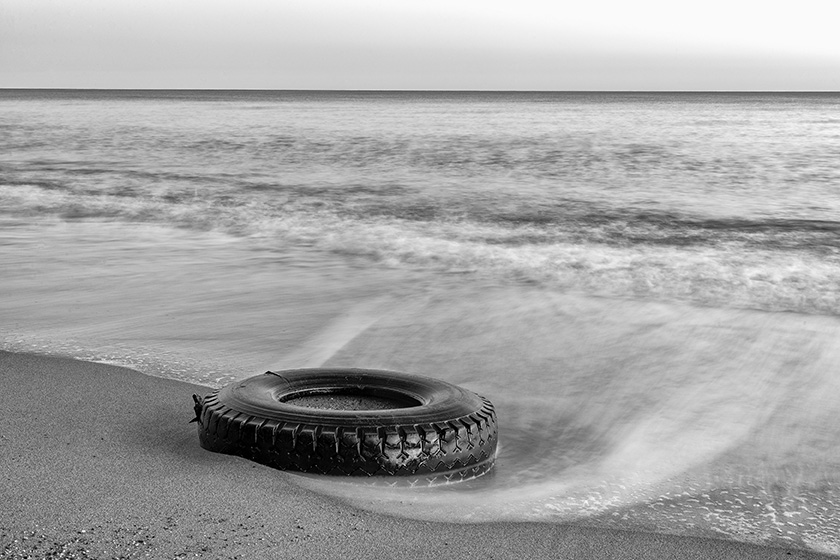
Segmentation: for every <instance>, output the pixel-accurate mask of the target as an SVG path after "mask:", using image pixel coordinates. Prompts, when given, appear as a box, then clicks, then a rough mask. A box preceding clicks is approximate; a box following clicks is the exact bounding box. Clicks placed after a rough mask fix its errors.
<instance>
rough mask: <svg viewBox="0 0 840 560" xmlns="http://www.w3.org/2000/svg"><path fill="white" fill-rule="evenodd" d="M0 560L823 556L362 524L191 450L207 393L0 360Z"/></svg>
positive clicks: (120, 375)
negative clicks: (195, 401) (199, 405)
mask: <svg viewBox="0 0 840 560" xmlns="http://www.w3.org/2000/svg"><path fill="white" fill-rule="evenodd" d="M0 388H1V389H2V390H0V403H2V404H1V405H0V406H2V410H4V411H5V414H6V421H5V422H4V426H5V428H4V430H2V433H0V445H2V449H3V453H2V456H3V459H2V461H0V480H2V481H3V482H2V483H0V497H2V500H3V502H4V509H3V512H2V513H0V557H2V558H4V559H17V558H188V557H191V558H196V557H198V558H338V557H341V558H371V557H386V558H387V557H396V556H399V557H402V558H426V557H430V556H438V557H442V558H455V559H457V558H497V559H498V558H645V559H650V558H703V559H708V558H755V559H758V558H761V559H769V558H823V557H828V556H823V555H820V554H815V553H808V552H803V551H800V550H785V549H781V548H767V547H760V546H755V545H748V544H741V543H735V542H730V541H723V540H714V539H701V538H691V537H675V536H669V535H662V534H652V533H643V532H630V531H615V530H605V529H593V528H587V527H581V526H575V525H568V524H548V523H513V522H511V523H485V524H455V523H436V522H427V521H413V520H406V519H401V518H395V517H389V516H384V515H380V514H375V513H370V512H365V511H362V510H358V509H355V508H352V507H350V506H348V505H345V504H343V503H341V502H339V501H337V500H334V499H331V498H328V497H324V496H321V495H318V494H315V493H312V492H310V491H309V490H306V489H304V488H302V487H300V486H298V485H297V484H295V482H294V475H290V474H288V473H282V472H279V471H275V470H273V469H270V468H267V467H263V466H261V465H257V464H254V463H251V462H249V461H246V460H244V459H240V458H237V457H228V456H222V455H217V454H213V453H209V452H207V451H204V450H203V449H201V448H200V447H199V445H198V441H197V437H196V434H195V427H194V425H192V424H189V423H188V421H189V419H190V418H191V412H192V409H191V398H190V396H191V394H192V393H196V392H198V393H204V392H206V390H207V389H206V388H205V387H201V386H197V385H191V384H188V383H183V382H178V381H173V380H167V379H160V378H153V377H149V376H146V375H144V374H141V373H138V372H135V371H132V370H128V369H124V368H117V367H113V366H109V365H103V364H95V363H88V362H81V361H74V360H67V359H60V358H52V357H44V356H39V355H27V354H12V353H0Z"/></svg>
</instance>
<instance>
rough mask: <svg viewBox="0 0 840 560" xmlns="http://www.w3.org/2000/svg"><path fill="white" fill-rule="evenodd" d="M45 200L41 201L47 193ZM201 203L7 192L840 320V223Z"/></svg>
mask: <svg viewBox="0 0 840 560" xmlns="http://www.w3.org/2000/svg"><path fill="white" fill-rule="evenodd" d="M45 187H46V188H45ZM282 194H283V196H278V193H276V192H272V193H271V195H272V196H270V197H261V196H241V195H238V196H234V195H231V194H225V193H218V194H217V195H216V196H203V195H202V194H200V193H199V192H198V191H189V190H187V191H183V192H177V193H175V192H165V193H163V194H162V196H159V197H150V196H148V193H144V196H126V193H125V192H123V193H122V194H121V195H120V196H118V195H114V194H104V193H87V194H84V193H79V192H76V193H70V192H68V191H62V190H60V189H55V188H52V187H48V186H39V185H4V186H0V199H2V200H3V201H4V208H5V209H6V211H7V212H9V213H11V214H13V215H16V216H27V217H30V218H33V217H34V218H43V217H45V216H52V217H57V218H60V219H65V220H111V221H127V222H156V223H163V224H168V225H171V226H173V227H183V228H189V229H197V230H217V231H222V232H225V233H228V234H231V235H237V236H244V237H248V238H250V239H252V240H253V242H254V244H255V246H259V247H261V248H265V247H269V248H270V247H276V248H278V249H280V248H283V247H287V246H288V245H289V244H293V245H299V246H306V247H310V248H313V249H316V250H322V251H328V252H332V253H336V254H341V255H346V256H352V257H362V258H364V259H367V260H368V262H371V263H376V264H377V265H378V266H386V267H415V268H421V269H426V270H432V271H437V272H441V273H461V274H471V275H477V276H484V277H494V278H500V279H503V280H504V281H511V282H525V283H531V284H539V285H544V286H549V287H553V288H556V289H561V290H565V291H577V292H582V293H588V294H593V295H603V296H617V297H636V298H651V299H658V300H674V301H689V302H692V303H696V304H700V305H709V306H734V307H746V308H754V309H764V310H772V311H798V312H808V313H824V314H832V315H836V314H840V242H838V237H837V233H838V231H840V224H838V223H836V222H829V221H818V220H796V219H778V218H772V219H766V220H748V219H736V218H698V217H690V216H682V215H679V214H675V213H666V212H660V213H655V212H650V211H648V210H644V211H640V210H636V211H634V210H633V209H611V210H610V209H605V210H604V211H602V212H595V211H594V209H593V207H592V205H591V204H590V205H588V204H585V203H582V202H577V203H573V202H569V203H568V204H566V205H565V206H563V205H558V206H557V207H555V208H552V209H551V210H544V211H540V210H533V209H524V210H520V211H515V210H513V209H508V210H506V211H499V210H498V209H497V208H496V209H491V208H489V206H486V205H485V206H482V207H477V208H471V209H469V210H468V211H464V209H463V208H461V209H460V210H458V211H457V212H453V211H451V208H449V209H447V207H446V206H445V205H440V204H437V203H435V202H434V201H426V204H423V201H419V202H418V203H414V204H413V203H412V201H411V199H410V197H405V196H396V195H394V196H393V197H392V198H393V200H389V198H388V197H381V196H372V195H373V194H377V193H375V192H374V191H371V190H370V189H363V188H360V189H358V190H357V191H356V192H355V194H354V193H352V192H348V191H344V193H343V194H344V195H345V197H344V200H343V201H342V199H341V198H331V197H325V196H323V194H324V193H323V192H322V193H319V194H318V196H312V195H313V193H312V191H311V187H306V188H300V189H298V190H297V191H295V190H294V189H289V190H287V191H286V192H284V193H282Z"/></svg>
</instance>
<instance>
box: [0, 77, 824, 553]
mask: <svg viewBox="0 0 840 560" xmlns="http://www.w3.org/2000/svg"><path fill="white" fill-rule="evenodd" d="M838 161H840V95H836V94H817V93H815V94H792V93H767V94H736V93H713V94H707V93H703V94H701V93H477V92H473V93H470V92H452V93H447V92H423V93H419V92H304V91H278V92H263V91H237V92H234V91H224V92H217V91H48V90H42V91H24V90H0V259H1V260H0V282H2V288H0V316H2V320H1V321H0V343H1V344H2V346H0V348H2V349H5V350H19V351H38V352H44V353H50V354H58V355H68V356H73V357H77V358H84V359H89V360H94V361H100V362H107V363H114V364H118V365H126V366H129V367H133V368H135V369H138V370H140V371H143V372H145V373H149V374H152V375H157V376H163V377H170V378H175V379H182V380H186V381H191V382H194V383H199V384H204V385H207V386H209V387H216V386H221V385H223V384H225V383H227V382H230V381H231V380H234V379H239V378H243V377H246V376H249V375H253V374H255V373H259V372H262V371H265V370H266V369H282V368H286V367H289V368H291V367H316V366H321V365H338V366H355V367H381V368H389V369H397V370H403V371H409V372H413V373H419V374H425V375H432V376H435V377H440V378H443V379H446V380H449V381H452V382H455V383H458V384H460V385H463V386H465V387H468V388H470V389H472V390H474V391H476V392H479V393H481V394H483V395H485V396H487V397H488V398H490V399H491V400H492V401H493V402H494V403H495V404H496V407H497V411H498V415H499V422H500V427H501V428H500V429H501V431H500V451H499V456H498V460H497V466H496V468H495V469H494V471H493V472H492V474H491V475H488V476H485V477H483V478H481V479H477V480H475V481H473V482H472V483H469V484H464V485H458V486H457V487H456V486H453V487H446V488H437V489H435V488H433V489H429V490H423V491H418V490H405V489H402V490H393V491H391V490H387V489H381V488H373V489H372V488H369V487H363V488H359V487H357V486H354V485H347V484H336V483H334V481H330V482H328V483H324V481H322V480H317V479H316V480H309V479H298V477H293V479H294V480H299V481H300V482H301V483H302V484H305V485H308V486H310V487H312V488H314V489H315V490H316V491H321V492H328V493H331V494H334V495H337V496H339V497H341V498H342V499H346V500H348V501H350V502H352V503H354V504H357V505H360V506H362V507H368V508H372V509H375V510H379V511H385V512H388V513H392V514H396V515H408V516H414V517H420V518H424V519H441V520H450V521H453V520H454V521H459V520H469V521H475V522H483V521H493V520H500V519H509V520H539V521H548V522H567V521H574V522H577V523H585V524H589V525H595V526H607V527H623V528H630V529H642V530H650V531H659V532H666V533H675V534H687V535H703V536H716V537H720V538H732V539H738V540H745V541H750V542H760V543H768V544H773V545H779V546H789V547H802V548H810V549H814V550H820V551H823V552H829V553H835V554H840V537H838V535H840V521H838V520H840V445H838V444H840V426H838V425H837V422H836V418H837V413H838V412H840V404H838V399H837V398H836V396H837V395H838V394H840V367H838V366H840V350H838V345H837V344H836V341H837V340H838V337H840V320H839V319H838V315H840V164H838V163H837V162H838ZM184 410H185V418H187V417H188V416H189V415H190V413H191V406H190V403H185V408H184ZM187 419H188V418H187ZM284 476H286V475H284Z"/></svg>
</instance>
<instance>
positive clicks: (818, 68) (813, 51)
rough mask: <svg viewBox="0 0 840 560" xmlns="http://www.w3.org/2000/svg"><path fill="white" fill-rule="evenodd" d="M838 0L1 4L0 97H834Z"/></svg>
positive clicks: (33, 0)
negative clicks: (716, 93)
mask: <svg viewBox="0 0 840 560" xmlns="http://www.w3.org/2000/svg"><path fill="white" fill-rule="evenodd" d="M838 21H840V1H838V0H797V1H796V2H793V1H792V0H790V1H784V2H777V1H775V0H763V1H758V0H703V1H702V2H701V1H697V0H681V1H677V0H635V1H633V0H586V1H582V0H578V1H575V2H566V1H562V0H554V1H549V0H480V1H479V0H422V1H417V0H415V1H413V2H412V1H410V0H235V1H233V0H231V1H221V0H142V1H138V0H0V87H32V88H45V87H66V88H221V89H227V88H236V89H397V90H399V89H423V90H635V91H638V90H706V91H708V90H727V91H732V90H775V91H778V90H784V91H789V90H821V91H825V90H832V91H836V90H840V38H838V37H840V35H838V31H837V22H838Z"/></svg>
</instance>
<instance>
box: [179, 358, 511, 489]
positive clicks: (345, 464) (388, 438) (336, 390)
mask: <svg viewBox="0 0 840 560" xmlns="http://www.w3.org/2000/svg"><path fill="white" fill-rule="evenodd" d="M333 396H335V397H338V398H339V400H340V399H341V398H342V397H347V396H349V397H351V398H357V397H358V398H361V399H365V398H371V399H377V400H379V401H381V402H385V403H386V405H385V407H384V408H382V407H381V406H380V407H379V408H378V409H375V410H368V409H352V410H348V409H342V408H337V409H335V408H326V409H325V408H312V407H309V406H300V405H299V404H294V403H295V402H297V403H301V402H304V400H305V399H306V398H312V397H315V398H321V397H333ZM193 398H194V400H195V406H194V408H195V412H196V418H195V420H196V421H197V422H198V437H199V442H200V444H201V446H202V447H203V448H204V449H207V450H209V451H214V452H217V453H226V454H230V455H239V456H241V457H245V458H247V459H250V460H253V461H256V462H258V463H262V464H264V465H268V466H270V467H274V468H277V469H282V470H292V471H299V472H304V473H313V474H325V475H337V476H366V477H374V476H390V477H393V476H397V477H408V478H409V479H411V483H412V484H414V483H416V482H417V481H420V482H421V483H422V484H439V483H448V482H458V481H461V480H467V479H470V478H475V477H477V476H481V475H483V474H485V473H486V472H488V471H489V470H490V469H491V468H492V466H493V462H494V460H495V456H496V445H497V441H498V429H497V426H496V414H495V411H494V408H493V405H492V403H490V401H489V400H487V399H486V398H484V397H482V396H479V395H477V394H475V393H473V392H472V391H468V390H466V389H463V388H461V387H458V386H457V385H453V384H451V383H447V382H445V381H441V380H438V379H433V378H430V377H422V376H418V375H409V374H405V373H398V372H393V371H385V370H371V369H355V368H341V369H338V368H336V369H330V368H312V369H296V370H285V371H279V372H266V373H265V374H263V375H258V376H255V377H251V378H248V379H245V380H243V381H237V382H234V383H232V384H230V385H227V386H226V387H224V388H222V389H217V390H215V391H213V392H212V393H211V394H209V395H207V396H206V397H203V398H202V397H199V396H197V395H194V396H193ZM302 399H303V400H302ZM387 403H393V406H391V405H389V404H387Z"/></svg>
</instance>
